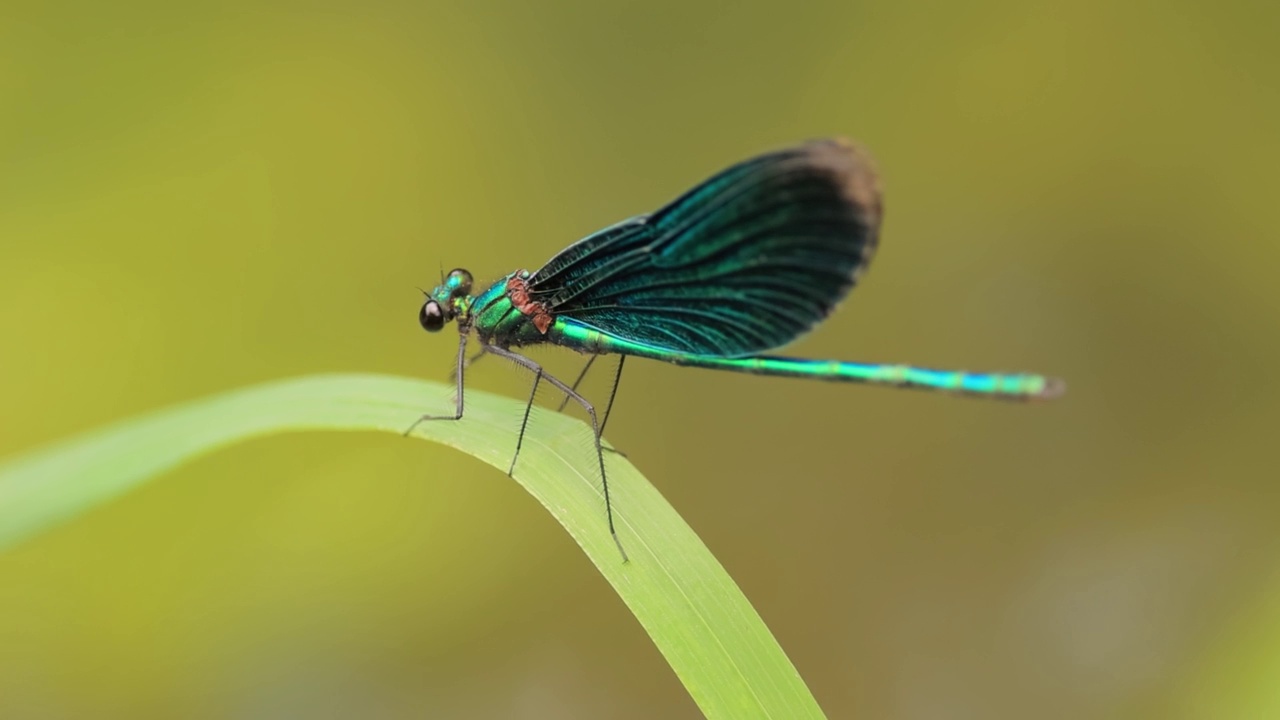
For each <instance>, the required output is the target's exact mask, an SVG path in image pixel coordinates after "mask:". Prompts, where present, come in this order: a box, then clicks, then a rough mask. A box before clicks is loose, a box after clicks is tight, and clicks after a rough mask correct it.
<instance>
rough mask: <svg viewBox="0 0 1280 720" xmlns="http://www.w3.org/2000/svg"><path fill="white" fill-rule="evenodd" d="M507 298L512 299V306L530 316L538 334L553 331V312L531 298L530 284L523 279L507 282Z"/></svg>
mask: <svg viewBox="0 0 1280 720" xmlns="http://www.w3.org/2000/svg"><path fill="white" fill-rule="evenodd" d="M507 297H509V298H511V304H512V305H514V306H515V308H516V309H517V310H519V311H520V312H521V313H523V314H524V315H526V316H528V318H529V320H530V321H531V322H533V326H534V327H536V328H538V332H540V333H542V334H543V335H546V334H547V331H548V330H550V329H551V323H552V321H553V320H554V318H552V316H551V311H550V310H548V309H547V306H546V305H543V304H542V303H540V302H538V301H536V300H534V299H533V298H531V297H529V283H528V282H526V281H525V280H524V279H523V278H520V277H513V278H511V279H510V280H508V281H507Z"/></svg>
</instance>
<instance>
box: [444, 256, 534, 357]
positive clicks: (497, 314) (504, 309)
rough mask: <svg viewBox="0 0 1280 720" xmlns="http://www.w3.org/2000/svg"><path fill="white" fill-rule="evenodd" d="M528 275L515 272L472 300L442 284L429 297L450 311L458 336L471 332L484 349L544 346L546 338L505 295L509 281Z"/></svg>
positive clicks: (527, 273)
mask: <svg viewBox="0 0 1280 720" xmlns="http://www.w3.org/2000/svg"><path fill="white" fill-rule="evenodd" d="M529 275H530V273H529V271H527V270H517V271H516V272H513V273H511V274H510V275H507V276H506V277H504V278H502V279H500V280H498V281H497V282H495V283H494V284H492V285H490V286H489V289H487V290H485V291H484V292H482V293H480V294H479V295H475V296H472V295H460V296H455V295H454V294H453V293H454V290H455V288H453V287H451V286H450V284H449V283H445V284H444V285H441V286H439V287H437V288H436V289H435V290H434V291H433V292H432V293H431V296H432V297H433V298H435V300H436V302H439V303H441V304H442V305H444V304H446V303H447V304H448V307H450V308H451V309H452V311H453V313H454V318H455V319H456V320H457V322H458V330H459V332H464V333H465V332H469V331H470V330H473V329H474V330H475V331H476V334H477V335H478V336H480V341H481V342H483V343H484V344H486V345H497V346H498V347H503V348H507V347H512V346H517V347H518V346H520V345H532V344H535V343H541V342H546V341H547V339H548V338H547V337H546V336H545V335H543V334H542V333H541V332H540V331H539V330H538V328H537V327H535V326H534V324H533V322H532V321H531V320H530V318H529V317H528V316H527V315H525V314H524V313H522V312H521V311H520V310H519V309H518V308H517V307H516V306H515V304H513V303H512V301H511V296H510V294H509V292H508V283H509V282H510V281H511V280H512V278H518V279H521V280H523V279H525V278H528V277H529Z"/></svg>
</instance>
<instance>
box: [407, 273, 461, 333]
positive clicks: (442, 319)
mask: <svg viewBox="0 0 1280 720" xmlns="http://www.w3.org/2000/svg"><path fill="white" fill-rule="evenodd" d="M471 283H472V278H471V273H469V272H467V271H466V270H463V269H462V268H455V269H453V270H450V271H449V274H448V275H447V276H445V277H444V278H443V279H442V280H441V282H440V284H439V285H437V286H436V289H435V290H432V291H431V292H429V293H423V294H424V295H426V296H427V301H426V302H424V303H422V309H421V310H420V311H418V322H419V323H421V324H422V327H423V329H425V330H426V331H427V332H436V331H438V330H440V329H442V328H443V327H444V326H445V324H446V323H448V322H451V321H452V320H453V319H454V318H456V317H457V316H458V315H459V313H463V312H465V309H466V308H465V305H466V304H467V300H468V297H469V296H470V294H471ZM464 319H465V318H464Z"/></svg>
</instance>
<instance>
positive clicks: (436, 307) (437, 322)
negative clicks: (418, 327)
mask: <svg viewBox="0 0 1280 720" xmlns="http://www.w3.org/2000/svg"><path fill="white" fill-rule="evenodd" d="M418 322H420V323H422V328H423V329H424V330H426V331H427V332H436V331H437V330H440V329H441V328H443V327H444V311H442V310H441V309H440V303H438V302H436V301H435V300H428V301H426V302H425V303H423V304H422V310H420V311H419V312H418Z"/></svg>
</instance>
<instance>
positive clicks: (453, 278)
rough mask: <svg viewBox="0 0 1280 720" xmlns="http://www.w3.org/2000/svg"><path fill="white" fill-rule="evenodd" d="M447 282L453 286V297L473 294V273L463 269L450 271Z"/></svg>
mask: <svg viewBox="0 0 1280 720" xmlns="http://www.w3.org/2000/svg"><path fill="white" fill-rule="evenodd" d="M446 282H447V283H449V284H450V285H452V286H453V293H452V294H453V296H454V297H458V296H459V295H467V294H469V293H470V292H471V273H469V272H467V271H466V270H463V269H462V268H454V269H453V270H450V271H449V277H448V278H447V279H446Z"/></svg>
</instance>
